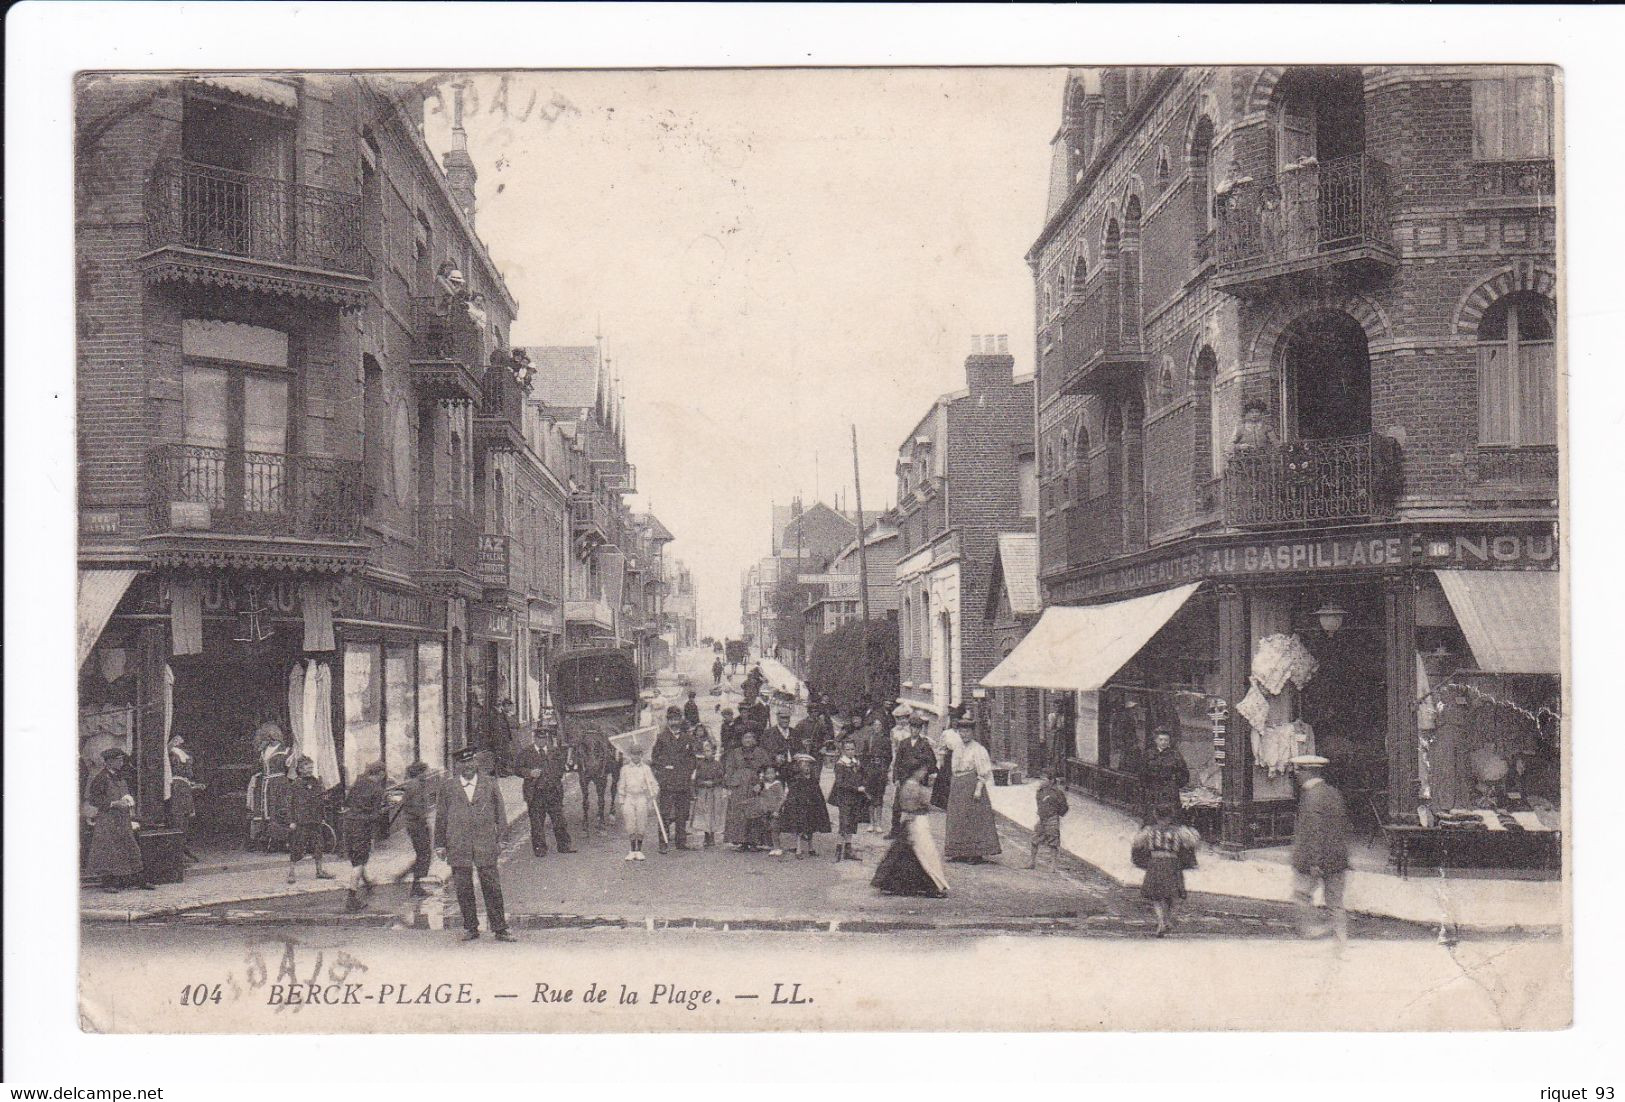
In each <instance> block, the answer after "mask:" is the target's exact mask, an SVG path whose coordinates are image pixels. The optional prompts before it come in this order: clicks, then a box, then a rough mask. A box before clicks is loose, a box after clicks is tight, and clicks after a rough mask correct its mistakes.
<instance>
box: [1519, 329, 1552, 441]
mask: <svg viewBox="0 0 1625 1102" xmlns="http://www.w3.org/2000/svg"><path fill="white" fill-rule="evenodd" d="M1518 420H1519V422H1520V423H1519V425H1518V443H1520V444H1555V443H1557V371H1556V355H1555V349H1554V347H1553V345H1552V343H1551V342H1550V341H1540V342H1538V343H1536V344H1520V345H1519V346H1518Z"/></svg>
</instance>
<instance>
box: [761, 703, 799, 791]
mask: <svg viewBox="0 0 1625 1102" xmlns="http://www.w3.org/2000/svg"><path fill="white" fill-rule="evenodd" d="M756 745H758V746H760V747H761V748H762V749H763V750H765V751H766V752H767V755H768V756H769V757H770V758H772V759H773V766H774V768H776V769H777V770H778V771H779V776H781V777H784V776H788V775H789V769H790V758H791V755H793V754H794V753H795V750H794V747H793V745H792V738H791V734H790V706H789V705H788V704H780V705H779V706H778V708H776V709H775V710H774V715H773V726H771V727H769V728H768V729H767V730H765V731H763V732H762V733H761V734H760V735H759V736H757V739H756Z"/></svg>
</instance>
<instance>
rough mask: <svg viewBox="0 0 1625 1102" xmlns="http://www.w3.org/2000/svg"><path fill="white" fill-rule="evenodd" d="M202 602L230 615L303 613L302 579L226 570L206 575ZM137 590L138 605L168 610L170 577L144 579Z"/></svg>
mask: <svg viewBox="0 0 1625 1102" xmlns="http://www.w3.org/2000/svg"><path fill="white" fill-rule="evenodd" d="M200 583H201V585H202V588H203V593H202V605H203V611H204V613H205V614H206V615H214V616H227V615H234V614H241V613H252V614H253V615H255V616H276V617H279V618H280V617H298V616H302V615H303V614H304V604H303V598H302V597H301V595H300V582H299V580H298V579H296V578H271V579H252V578H251V579H243V578H234V577H229V576H227V575H223V574H211V575H205V576H204V577H203V578H202V579H200ZM138 584H139V585H140V587H141V588H140V589H139V590H137V593H136V607H137V608H139V609H140V611H142V612H146V613H162V612H167V611H168V610H169V581H168V579H166V578H159V577H152V578H145V579H142V580H141V582H140V583H138Z"/></svg>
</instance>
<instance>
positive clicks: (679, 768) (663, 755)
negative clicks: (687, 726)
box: [649, 704, 699, 853]
mask: <svg viewBox="0 0 1625 1102" xmlns="http://www.w3.org/2000/svg"><path fill="white" fill-rule="evenodd" d="M698 754H699V744H698V743H697V742H695V741H694V736H693V735H691V734H689V733H688V732H687V731H685V730H683V710H682V709H681V708H679V707H677V706H676V705H675V704H674V705H672V706H671V707H670V708H667V709H666V725H665V727H663V728H661V731H660V734H659V735H657V736H656V737H655V744H654V748H653V749H652V750H650V751H649V766H650V768H651V769H653V770H654V775H655V780H656V781H657V782H658V783H659V784H660V794H659V796H658V797H657V802H658V803H659V805H660V819H661V821H662V822H664V823H665V824H666V827H667V830H666V833H667V834H668V835H669V836H670V838H671V840H672V841H673V842H675V843H676V844H677V848H678V849H687V848H688V815H689V811H690V808H691V806H692V804H693V802H694V770H695V768H696V767H697V766H698V765H699V762H698V760H697V758H698ZM668 848H669V847H668V846H667V844H666V840H665V839H664V838H663V839H661V841H660V852H661V853H665V852H667V850H668Z"/></svg>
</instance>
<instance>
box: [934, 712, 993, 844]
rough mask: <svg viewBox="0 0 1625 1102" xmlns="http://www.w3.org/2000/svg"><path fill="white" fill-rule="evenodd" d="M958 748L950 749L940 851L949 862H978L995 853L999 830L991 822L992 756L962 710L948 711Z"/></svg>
mask: <svg viewBox="0 0 1625 1102" xmlns="http://www.w3.org/2000/svg"><path fill="white" fill-rule="evenodd" d="M951 718H952V720H953V724H954V732H955V733H956V734H957V735H958V737H959V742H960V748H959V749H957V750H955V751H954V756H953V764H952V766H951V768H952V769H953V787H952V788H950V789H949V791H948V831H947V840H946V845H945V846H944V847H943V851H944V853H945V855H946V856H947V858H948V860H950V861H965V862H968V863H970V864H980V863H981V861H982V859H983V858H985V857H993V856H996V855H997V854H998V853H999V831H998V828H997V827H996V826H995V825H994V822H993V801H992V800H991V799H989V798H988V789H989V788H990V787H991V786H992V784H993V759H992V758H991V757H989V756H988V752H987V747H985V746H983V745H982V743H981V740H980V739H978V738H977V735H976V727H975V725H974V724H971V723H966V722H965V714H964V711H963V710H962V709H956V710H955V712H954V713H951Z"/></svg>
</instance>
